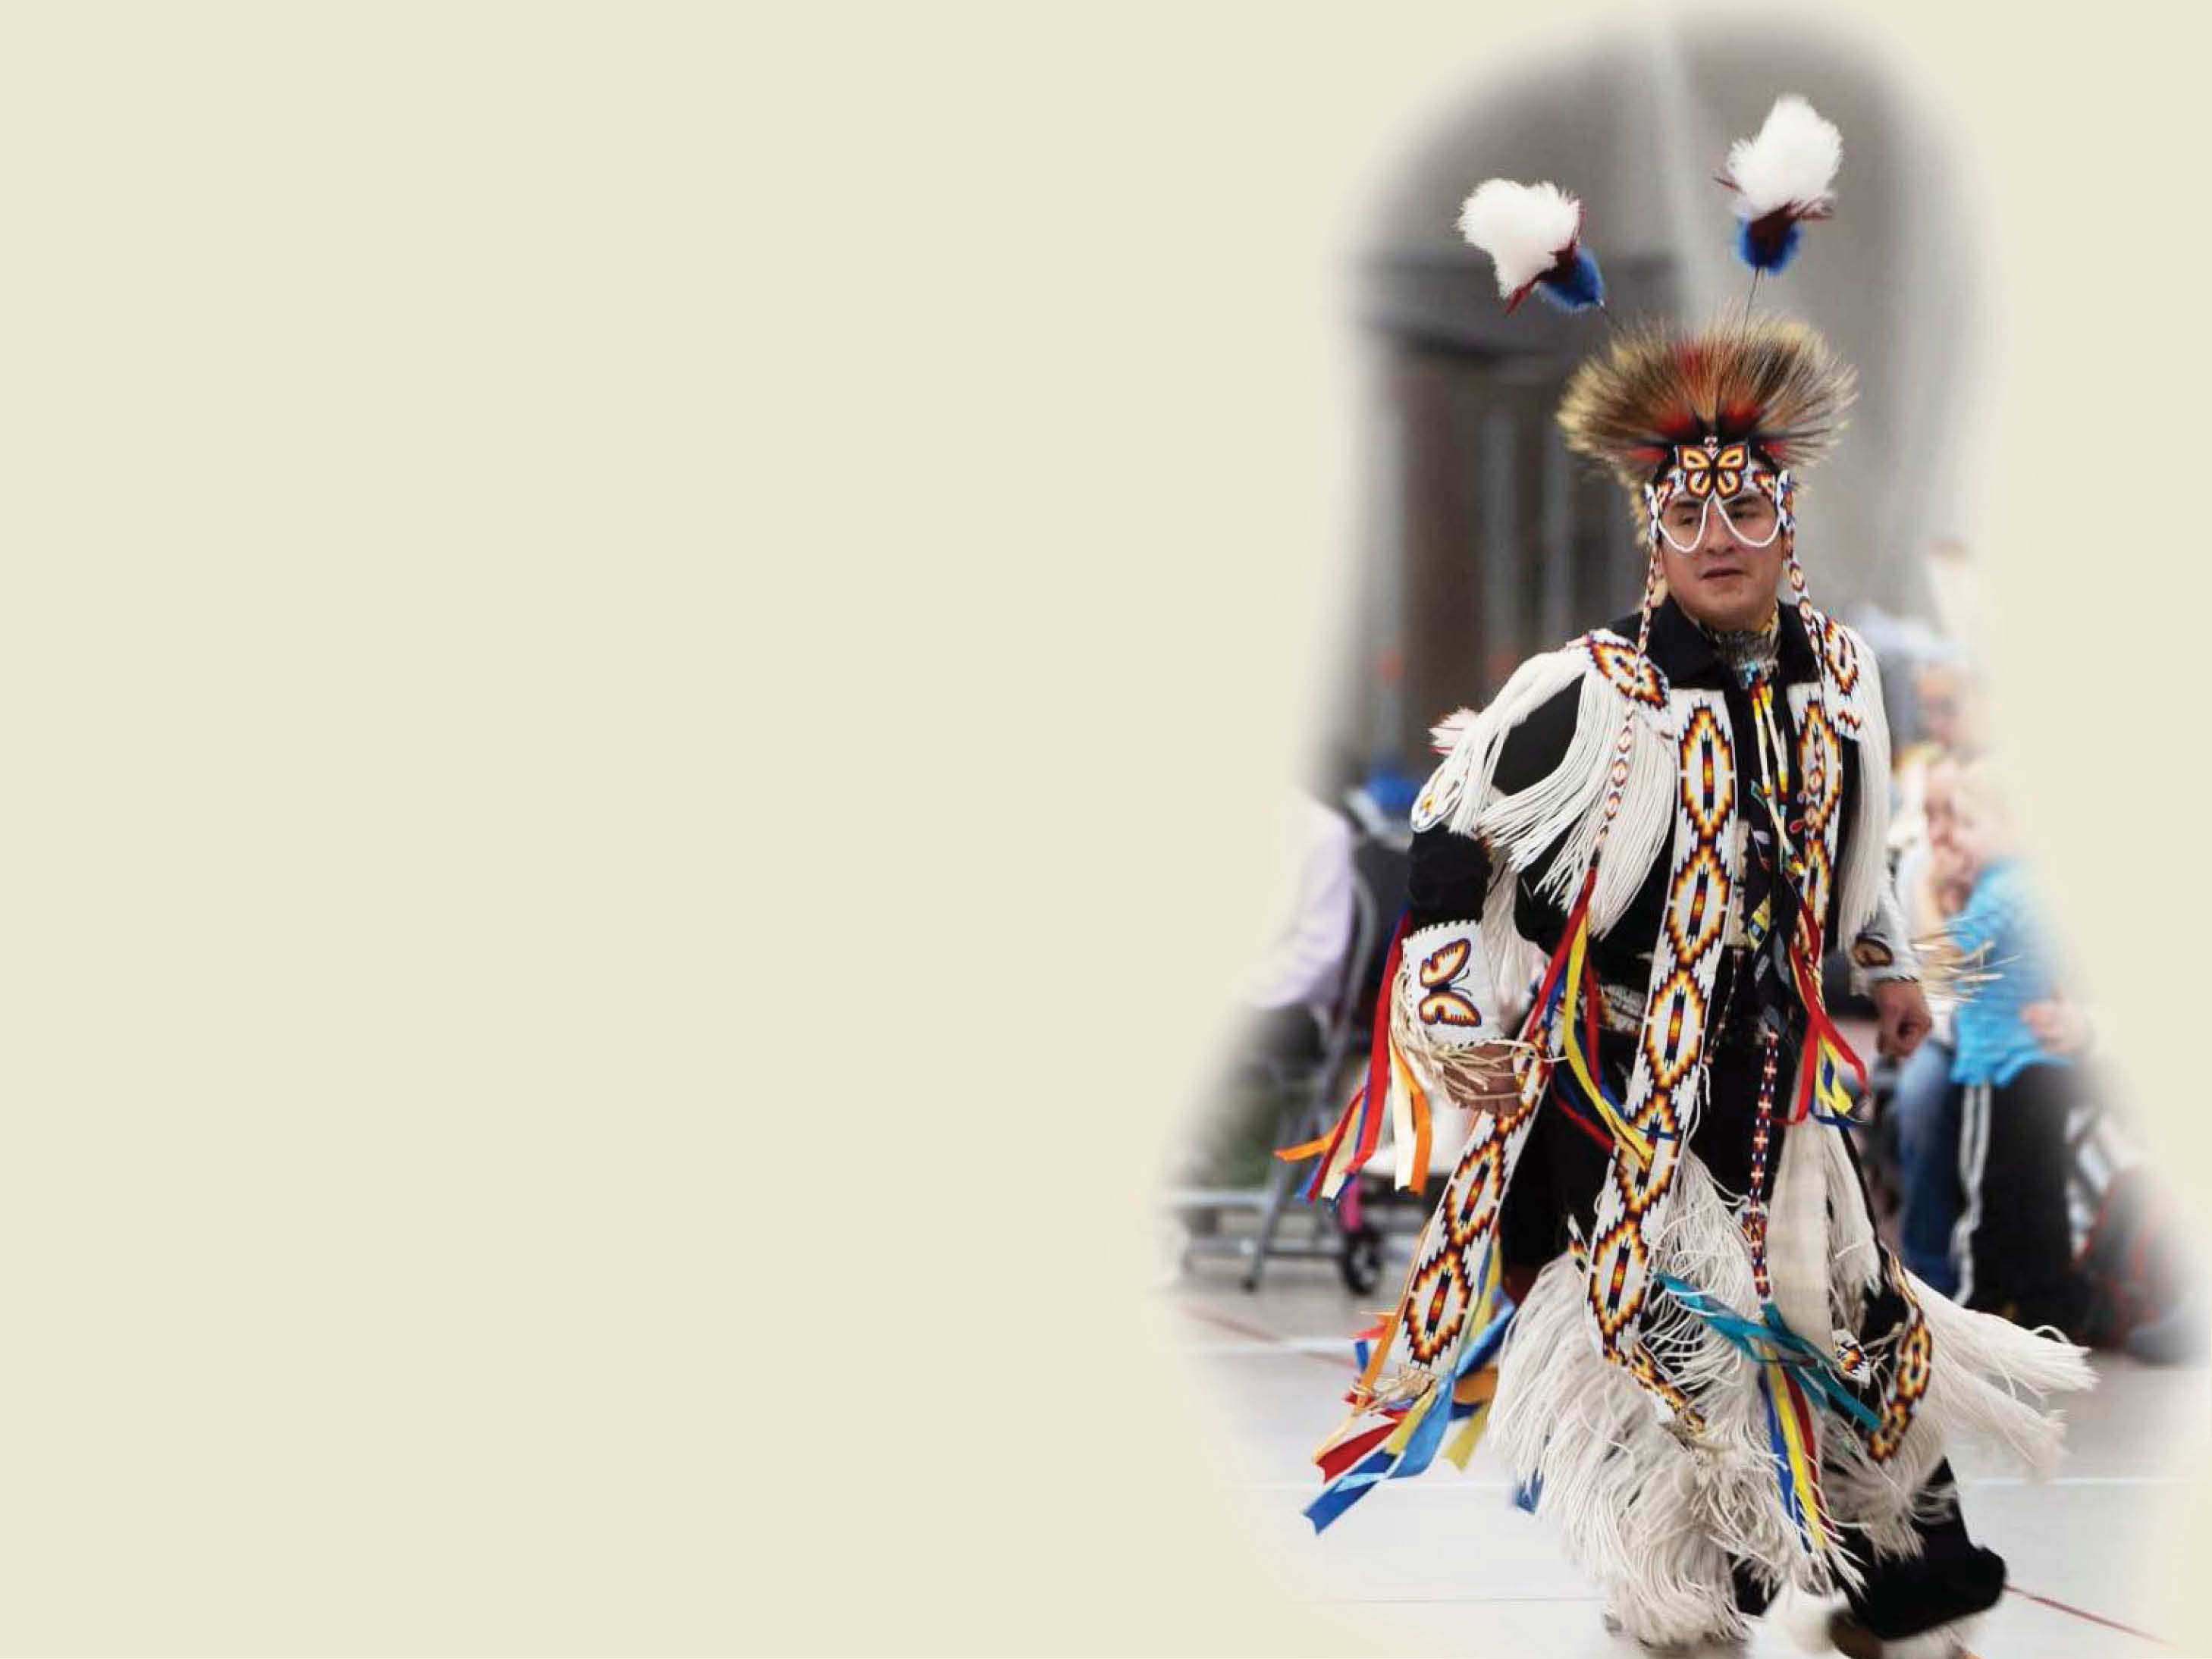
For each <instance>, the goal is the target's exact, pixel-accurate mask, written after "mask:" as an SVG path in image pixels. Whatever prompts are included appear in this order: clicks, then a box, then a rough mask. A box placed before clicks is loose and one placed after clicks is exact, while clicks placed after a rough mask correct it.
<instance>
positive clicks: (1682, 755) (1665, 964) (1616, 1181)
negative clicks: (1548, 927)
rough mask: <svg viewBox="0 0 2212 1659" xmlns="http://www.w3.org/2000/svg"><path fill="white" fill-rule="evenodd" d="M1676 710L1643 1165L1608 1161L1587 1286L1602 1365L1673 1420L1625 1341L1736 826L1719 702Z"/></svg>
mask: <svg viewBox="0 0 2212 1659" xmlns="http://www.w3.org/2000/svg"><path fill="white" fill-rule="evenodd" d="M1674 705H1675V707H1676V708H1677V709H1678V710H1680V712H1681V714H1682V720H1681V726H1680V737H1679V738H1677V739H1676V744H1677V755H1676V759H1677V762H1678V764H1677V766H1676V769H1675V771H1676V777H1677V780H1678V787H1677V789H1676V801H1675V805H1676V811H1675V815H1674V842H1673V846H1672V849H1671V854H1672V855H1671V858H1670V860H1669V864H1668V889H1667V925H1666V927H1665V928H1664V930H1663V931H1662V933H1661V935H1660V937H1659V939H1657V940H1656V942H1655V944H1654V945H1653V949H1652V952H1651V979H1650V994H1649V996H1648V997H1647V999H1646V1000H1645V1005H1644V1006H1645V1013H1644V1026H1643V1034H1642V1037H1641V1040H1640V1041H1639V1042H1638V1045H1637V1054H1636V1063H1635V1067H1634V1070H1633V1072H1632V1073H1631V1076H1630V1080H1629V1085H1628V1098H1627V1101H1626V1106H1625V1115H1626V1117H1627V1119H1628V1121H1630V1122H1631V1123H1632V1124H1634V1125H1635V1126H1636V1127H1637V1128H1638V1129H1639V1130H1640V1131H1642V1133H1643V1134H1644V1139H1645V1141H1646V1142H1647V1144H1649V1145H1650V1147H1651V1158H1650V1162H1649V1163H1648V1164H1639V1163H1638V1161H1637V1159H1636V1158H1634V1157H1633V1156H1632V1154H1631V1153H1630V1152H1629V1151H1628V1150H1627V1149H1626V1147H1616V1148H1615V1149H1614V1152H1613V1160H1612V1164H1611V1166H1610V1168H1609V1169H1608V1170H1607V1178H1606V1183H1605V1185H1604V1187H1603V1188H1601V1189H1600V1192H1599V1197H1598V1206H1597V1212H1596V1215H1595V1219H1594V1220H1593V1222H1592V1225H1591V1236H1590V1242H1589V1277H1588V1279H1586V1281H1585V1285H1586V1291H1587V1295H1588V1299H1589V1309H1590V1313H1591V1316H1592V1317H1593V1318H1594V1319H1595V1322H1596V1324H1597V1333H1598V1342H1599V1346H1600V1347H1601V1350H1602V1351H1603V1352H1604V1353H1605V1356H1606V1357H1607V1358H1608V1359H1610V1360H1612V1361H1613V1363H1614V1364H1619V1365H1620V1366H1622V1367H1623V1368H1624V1369H1626V1370H1627V1371H1628V1373H1629V1374H1630V1375H1631V1376H1633V1377H1635V1378H1636V1379H1637V1381H1638V1382H1639V1383H1642V1384H1643V1385H1644V1387H1645V1388H1646V1389H1649V1390H1650V1391H1651V1392H1652V1393H1653V1394H1655V1395H1657V1396H1658V1397H1659V1398H1660V1399H1661V1400H1662V1401H1666V1402H1667V1404H1668V1406H1669V1407H1670V1408H1673V1409H1674V1410H1676V1411H1678V1412H1679V1411H1680V1410H1681V1409H1682V1408H1683V1407H1685V1405H1686V1397H1685V1396H1684V1395H1683V1394H1682V1392H1681V1390H1680V1389H1679V1388H1677V1387H1676V1386H1675V1385H1674V1383H1673V1382H1672V1381H1671V1380H1670V1379H1669V1378H1668V1377H1667V1376H1665V1374H1664V1370H1663V1368H1662V1367H1661V1366H1660V1365H1659V1364H1658V1363H1657V1362H1656V1360H1655V1359H1653V1358H1652V1357H1651V1355H1650V1351H1649V1350H1648V1349H1647V1348H1645V1347H1644V1345H1643V1343H1642V1342H1641V1340H1633V1339H1634V1332H1635V1326H1636V1322H1637V1319H1638V1316H1639V1315H1640V1314H1641V1313H1642V1312H1643V1311H1644V1304H1645V1302H1646V1299H1647V1297H1648V1296H1649V1294H1650V1275H1651V1249H1650V1240H1651V1238H1652V1237H1654V1236H1655V1234H1656V1230H1657V1228H1658V1226H1659V1224H1660V1223H1661V1221H1662V1219H1663V1218H1664V1213H1665V1208H1666V1200H1667V1198H1668V1194H1669V1193H1670V1192H1671V1191H1672V1189H1673V1187H1674V1172H1675V1170H1676V1169H1677V1168H1678V1167H1679V1163H1680V1156H1681V1147H1682V1142H1683V1139H1684V1138H1685V1137H1686V1134H1687V1133H1688V1131H1689V1128H1690V1126H1691V1124H1692V1121H1694V1118H1695V1114H1696V1110H1697V1105H1698V1091H1699V1087H1700V1086H1701V1085H1702V1083H1703V1080H1704V1077H1705V1068H1704V1067H1703V1066H1700V1065H1699V1063H1698V1062H1699V1057H1700V1054H1701V1053H1702V1051H1703V1049H1704V1046H1705V1011H1706V1008H1707V1007H1708V1006H1709V1005H1710V1003H1711V997H1712V990H1713V979H1714V975H1716V973H1717V971H1718V969H1719V967H1720V959H1721V940H1722V939H1723V934H1724V933H1725V931H1726V930H1725V928H1724V927H1723V923H1724V921H1726V918H1727V916H1728V915H1729V905H1730V898H1731V888H1730V884H1729V874H1728V869H1727V866H1726V864H1725V862H1724V860H1723V858H1722V848H1723V847H1724V846H1725V845H1726V844H1727V838H1728V836H1729V834H1730V833H1731V831H1732V829H1733V827H1734V824H1735V812H1736V781H1735V750H1734V747H1733V745H1732V744H1731V743H1730V741H1729V732H1728V723H1727V720H1726V718H1725V716H1724V714H1723V703H1722V701H1721V697H1720V694H1718V693H1717V692H1711V691H1678V692H1676V693H1674Z"/></svg>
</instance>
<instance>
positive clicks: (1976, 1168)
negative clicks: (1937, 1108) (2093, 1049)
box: [1950, 759, 2079, 1332]
mask: <svg viewBox="0 0 2212 1659" xmlns="http://www.w3.org/2000/svg"><path fill="white" fill-rule="evenodd" d="M1954 810H1955V817H1954V823H1953V828H1952V839H1953V842H1954V845H1955V846H1956V848H1957V849H1958V854H1959V858H1960V865H1961V867H1962V868H1963V870H1964V872H1965V873H1966V877H1967V878H1968V880H1970V881H1971V883H1972V887H1971V888H1970V890H1969V891H1968V893H1967V896H1966V905H1965V907H1964V908H1962V909H1960V912H1959V914H1958V915H1956V916H1954V917H1953V918H1952V920H1951V923H1950V931H1951V934H1952V937H1953V939H1954V940H1955V941H1956V942H1957V944H1958V945H1959V947H1960V949H1961V950H1962V951H1971V952H1978V953H1979V954H1980V957H1981V959H1982V971H1983V973H1984V974H1985V975H1987V976H1988V977H1987V978H1986V980H1985V981H1984V982H1983V983H1982V984H1981V985H1980V986H1979V987H1978V989H1977V990H1976V991H1975V993H1974V994H1972V996H1970V997H1969V998H1967V999H1966V1001H1964V1002H1962V1003H1961V1004H1960V1006H1959V1008H1958V1012H1957V1013H1956V1015H1955V1017H1954V1042H1955V1048H1954V1058H1953V1060H1952V1063H1951V1077H1952V1080H1953V1081H1954V1082H1955V1083H1957V1084H1959V1085H1960V1139H1959V1176H1960V1188H1961V1191H1962V1194H1963V1198H1964V1202H1963V1206H1962V1207H1961V1210H1960V1216H1959V1221H1958V1225H1957V1227H1956V1229H1955V1230H1954V1232H1953V1234H1952V1249H1951V1255H1952V1264H1953V1266H1954V1268H1955V1269H1956V1271H1957V1273H1958V1281H1959V1283H1958V1291H1957V1299H1958V1300H1959V1301H1960V1302H1961V1303H1963V1304H1965V1305H1966V1306H1967V1307H1970V1308H1978V1309H1981V1310H1984V1311H1987V1312H1991V1313H1997V1314H2002V1316H2004V1317H2006V1318H2008V1319H2011V1320H2014V1321H2015V1322H2018V1323H2020V1324H2022V1325H2028V1326H2042V1325H2049V1326H2053V1327H2055V1328H2057V1329H2058V1330H2060V1331H2062V1332H2063V1331H2067V1330H2069V1329H2070V1328H2072V1327H2073V1325H2074V1324H2075V1323H2076V1322H2078V1318H2079V1291H2078V1289H2077V1287H2076V1283H2075V1275H2074V1266H2073V1244H2072V1238H2071V1235H2070V1231H2069V1223H2068V1219H2067V1213H2066V1176H2067V1158H2068V1152H2067V1142H2066V1126H2067V1120H2068V1118H2069V1115H2071V1113H2072V1109H2073V1106H2074V1102H2075V1067H2074V1064H2073V1060H2072V1057H2071V1055H2070V1054H2066V1053H2064V1052H2060V1051H2057V1050H2054V1049H2053V1048H2051V1047H2049V1046H2046V1043H2045V1036H2044V1034H2043V1033H2042V1032H2040V1031H2039V1030H2038V1028H2037V1024H2036V1022H2035V1021H2034V1020H2033V1019H2032V1018H2030V1016H2029V1014H2028V1010H2029V1009H2030V1008H2031V1007H2033V1006H2036V1005H2039V1004H2043V1003H2047V1002H2049V1001H2050V1000H2051V999H2052V998H2053V997H2054V996H2055V995H2056V994H2057V984H2056V982H2055V980H2054V976H2053V973H2052V969H2051V955H2050V949H2049V945H2048V942H2047V940H2046V939H2045V936H2044V934H2043V931H2042V927H2041V923H2040V920H2039V917H2038V915H2037V914H2036V909H2035V903H2034V899H2033V893H2032V891H2031V890H2030V887H2029V885H2028V883H2027V876H2026V874H2025V872H2023V871H2022V869H2021V865H2020V861H2019V859H2018V858H2017V856H2016V855H2015V848H2014V846H2013V841H2012V837H2011V836H2010V834H2009V832H2008V827H2007V823H2006V817H2005V812H2004V806H2003V802H2002V798H2001V797H2000V795H1999V793H1998V790H1997V785H1996V778H1995V776H1994V775H1993V773H1992V770H1991V767H1990V762H1989V761H1988V760H1986V759H1984V760H1980V761H1977V762H1975V763H1973V764H1972V765H1971V766H1968V767H1967V768H1966V769H1965V770H1964V771H1963V773H1962V774H1961V775H1960V780H1959V788H1958V796H1957V803H1956V806H1955V809H1954Z"/></svg>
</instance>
